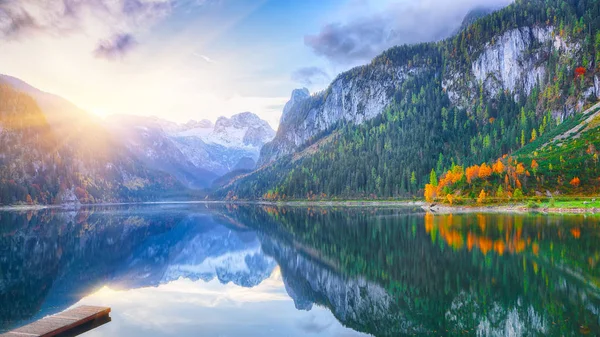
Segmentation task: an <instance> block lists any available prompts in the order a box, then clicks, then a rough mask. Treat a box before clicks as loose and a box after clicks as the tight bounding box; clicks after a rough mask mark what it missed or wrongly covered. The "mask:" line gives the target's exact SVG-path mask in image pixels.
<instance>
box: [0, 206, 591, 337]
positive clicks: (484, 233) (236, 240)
mask: <svg viewBox="0 0 600 337" xmlns="http://www.w3.org/2000/svg"><path fill="white" fill-rule="evenodd" d="M598 226H599V222H598V220H597V219H596V220H595V219H593V218H585V217H551V216H530V215H498V214H495V215H469V214H466V215H456V216H451V215H450V216H448V215H431V214H428V215H425V214H423V213H421V212H419V211H416V210H413V209H404V210H389V209H388V210H385V209H384V210H377V209H373V208H353V209H333V208H312V209H307V208H279V207H259V206H233V207H231V206H230V207H225V206H221V205H213V206H202V207H198V206H177V207H174V206H169V207H166V206H160V207H159V206H152V207H137V208H130V209H121V208H119V209H99V210H83V211H80V212H73V213H65V212H58V211H51V210H44V211H40V212H32V213H0V273H1V276H2V277H0V303H2V304H4V303H12V304H13V305H11V306H4V305H2V306H0V321H1V322H2V323H1V324H2V325H1V326H0V329H3V328H6V327H9V326H12V325H15V324H18V323H22V321H23V320H25V321H26V320H30V319H35V318H38V317H40V316H43V315H46V314H49V313H53V312H56V311H60V310H62V309H64V308H66V307H67V306H69V305H71V304H73V303H75V302H77V301H78V300H79V299H80V298H81V297H83V296H85V295H86V294H88V293H90V292H91V291H93V290H95V289H97V288H99V287H101V286H103V285H106V284H108V285H110V286H111V287H113V288H123V289H130V288H138V287H148V286H157V285H159V284H164V283H167V282H170V281H172V280H176V279H178V278H181V277H183V278H188V279H191V280H204V281H208V280H213V279H215V278H216V279H218V280H219V281H220V282H222V283H228V282H232V283H234V284H236V285H239V286H243V287H252V286H255V285H257V284H259V283H261V282H262V281H263V280H264V279H266V278H267V277H268V276H269V275H270V274H271V272H272V271H273V268H274V267H275V264H276V263H277V264H279V266H280V269H281V274H282V277H283V281H284V285H285V288H286V290H287V292H288V294H289V295H290V297H291V298H292V299H293V300H294V303H295V305H296V308H297V309H299V310H311V309H312V307H313V306H314V305H319V306H324V307H327V308H329V309H330V310H331V312H332V313H333V314H334V315H335V316H336V317H337V318H338V320H339V321H340V322H342V323H343V324H344V325H346V326H348V327H351V328H353V329H355V330H358V331H361V332H367V333H370V334H373V335H376V336H397V335H405V334H433V335H438V334H442V335H458V334H467V335H497V336H500V335H573V334H578V333H586V332H590V333H597V332H599V331H600V328H599V322H598V313H599V312H600V295H599V294H600V291H599V289H598V285H600V270H598V269H597V267H596V265H597V262H598V261H600V246H598V245H597V242H598V240H599V239H600V230H598V229H599V228H598Z"/></svg>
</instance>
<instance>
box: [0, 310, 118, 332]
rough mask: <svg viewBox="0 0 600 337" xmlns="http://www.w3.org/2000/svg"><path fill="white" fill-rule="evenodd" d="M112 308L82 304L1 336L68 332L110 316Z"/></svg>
mask: <svg viewBox="0 0 600 337" xmlns="http://www.w3.org/2000/svg"><path fill="white" fill-rule="evenodd" d="M109 313H110V308H107V307H94V306H87V305H84V306H80V307H77V308H75V309H71V310H67V311H64V312H61V313H59V314H56V315H53V316H48V317H45V318H42V319H41V320H39V321H35V322H33V323H31V324H27V325H25V326H23V327H20V328H18V329H15V330H12V331H10V332H7V333H5V334H2V335H0V336H2V337H53V336H57V335H59V334H63V333H68V332H69V331H70V330H74V329H76V328H77V327H80V326H82V325H84V324H86V323H89V322H91V321H94V320H96V319H99V318H104V317H108V314H109Z"/></svg>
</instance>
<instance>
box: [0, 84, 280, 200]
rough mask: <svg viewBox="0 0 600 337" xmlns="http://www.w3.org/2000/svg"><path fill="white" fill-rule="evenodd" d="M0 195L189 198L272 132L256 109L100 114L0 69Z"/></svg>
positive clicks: (250, 160) (239, 165)
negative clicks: (202, 114)
mask: <svg viewBox="0 0 600 337" xmlns="http://www.w3.org/2000/svg"><path fill="white" fill-rule="evenodd" d="M0 86H2V88H1V94H2V97H1V98H0V138H1V139H2V144H3V146H2V149H0V164H1V165H0V204H18V203H29V204H33V203H38V204H53V203H98V202H120V201H147V200H158V199H164V198H173V197H176V198H187V199H189V198H198V197H201V196H202V193H201V192H194V190H200V189H203V188H207V187H209V186H210V185H211V183H212V181H213V180H215V179H216V178H218V177H220V176H222V175H224V174H226V173H228V172H230V171H232V170H246V171H249V170H252V169H254V168H255V165H256V161H257V160H258V157H259V151H260V148H261V147H262V145H263V144H264V143H266V142H267V141H269V140H271V139H272V138H273V137H274V135H275V132H274V131H273V129H272V128H271V127H270V126H269V124H268V123H267V122H265V121H263V120H261V119H260V118H259V117H258V116H256V115H255V114H252V113H250V112H244V113H240V114H237V115H234V116H232V117H231V118H225V117H221V118H219V119H218V120H217V122H216V123H215V124H214V125H213V124H212V122H210V121H207V120H203V121H200V122H197V121H190V122H188V123H186V124H176V123H173V122H169V121H165V120H160V119H157V118H152V117H136V116H112V117H110V118H108V119H106V120H103V119H101V118H99V117H97V116H95V115H92V114H89V113H87V112H86V111H84V110H82V109H79V108H78V107H77V106H75V105H74V104H72V103H71V102H69V101H67V100H65V99H63V98H61V97H59V96H56V95H53V94H49V93H46V92H44V91H41V90H39V89H37V88H35V87H33V86H31V85H29V84H27V83H25V82H24V81H22V80H20V79H17V78H15V77H11V76H6V75H0Z"/></svg>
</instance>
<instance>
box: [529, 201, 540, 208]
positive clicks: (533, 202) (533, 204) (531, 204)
mask: <svg viewBox="0 0 600 337" xmlns="http://www.w3.org/2000/svg"><path fill="white" fill-rule="evenodd" d="M539 207H540V204H538V203H537V202H535V201H533V200H530V201H529V202H528V203H527V208H539Z"/></svg>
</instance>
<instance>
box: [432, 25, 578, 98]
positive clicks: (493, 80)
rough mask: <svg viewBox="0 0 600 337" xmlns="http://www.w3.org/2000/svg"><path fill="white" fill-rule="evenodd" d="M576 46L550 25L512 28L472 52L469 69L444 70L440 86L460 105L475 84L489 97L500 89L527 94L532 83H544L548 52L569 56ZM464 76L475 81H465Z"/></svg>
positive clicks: (473, 92) (473, 93) (472, 92)
mask: <svg viewBox="0 0 600 337" xmlns="http://www.w3.org/2000/svg"><path fill="white" fill-rule="evenodd" d="M579 49H580V46H579V44H577V43H575V42H571V41H566V40H565V39H563V38H561V37H560V35H558V34H556V32H555V28H554V27H553V26H547V27H522V28H517V29H512V30H509V31H507V32H505V33H504V34H501V35H499V36H496V37H494V39H493V40H492V41H489V42H487V43H486V44H485V45H484V47H483V49H482V50H481V51H479V52H476V53H475V55H476V57H475V59H474V61H473V62H472V63H471V67H470V72H469V73H467V74H465V73H464V72H463V71H461V70H453V71H450V72H448V73H447V74H445V75H444V81H443V87H444V89H445V90H446V91H447V93H448V97H449V98H450V100H451V101H452V103H453V104H455V105H457V106H460V107H464V108H468V104H469V99H470V98H471V97H477V96H476V95H477V94H478V90H479V88H478V86H481V87H482V88H483V90H484V91H485V93H486V94H487V95H489V96H490V97H493V96H495V95H497V94H498V93H500V92H501V91H508V92H511V93H513V94H515V95H517V94H518V93H523V94H525V95H529V94H530V93H531V91H532V90H533V88H534V87H535V86H536V85H538V84H539V85H543V84H546V83H548V81H549V79H548V78H547V69H546V64H547V61H548V57H549V56H550V55H551V54H552V53H559V54H560V55H563V57H572V56H573V55H574V54H576V53H577V52H578V51H579ZM465 76H466V78H467V79H469V78H470V79H474V80H475V81H474V82H473V81H470V82H466V83H465V81H464V79H465ZM465 84H466V85H465ZM516 97H518V96H516Z"/></svg>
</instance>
